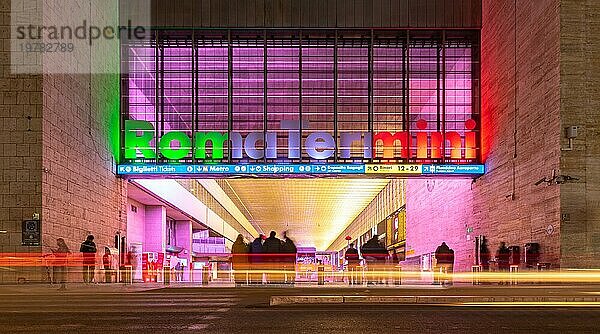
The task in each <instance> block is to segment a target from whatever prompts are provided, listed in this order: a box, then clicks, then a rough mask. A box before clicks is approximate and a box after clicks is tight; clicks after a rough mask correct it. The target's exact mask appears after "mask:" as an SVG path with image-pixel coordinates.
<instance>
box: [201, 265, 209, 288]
mask: <svg viewBox="0 0 600 334" xmlns="http://www.w3.org/2000/svg"><path fill="white" fill-rule="evenodd" d="M208 280H209V269H208V267H207V266H204V267H202V285H208Z"/></svg>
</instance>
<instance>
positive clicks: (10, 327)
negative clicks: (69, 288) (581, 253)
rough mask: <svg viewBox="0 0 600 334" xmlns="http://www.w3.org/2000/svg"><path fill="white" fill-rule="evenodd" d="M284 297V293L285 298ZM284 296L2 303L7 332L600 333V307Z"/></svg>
mask: <svg viewBox="0 0 600 334" xmlns="http://www.w3.org/2000/svg"><path fill="white" fill-rule="evenodd" d="M283 292H285V291H283ZM281 293H282V291H281V290H277V289H260V288H253V289H231V288H230V289H163V290H155V291H146V292H137V293H102V294H89V293H68V294H58V293H53V294H46V295H42V294H38V295H2V296H0V333H117V332H120V333H172V334H175V333H244V334H249V333H260V334H264V333H278V334H285V333H311V334H314V333H344V334H346V333H563V334H564V333H598V332H600V308H580V307H578V308H567V307H563V308H557V307H544V308H515V307H505V308H497V307H464V306H426V305H425V306H424V305H414V306H377V305H368V306H367V305H362V306H286V307H270V306H268V300H269V297H270V295H271V294H281Z"/></svg>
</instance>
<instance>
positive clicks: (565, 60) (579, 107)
mask: <svg viewBox="0 0 600 334" xmlns="http://www.w3.org/2000/svg"><path fill="white" fill-rule="evenodd" d="M598 12H600V2H599V1H596V0H562V1H561V7H560V13H561V20H560V25H561V33H560V39H561V44H560V57H561V64H560V81H561V87H560V92H561V128H562V129H561V130H563V131H562V133H561V138H562V139H561V145H562V147H563V148H568V146H569V145H568V140H567V139H566V131H565V129H566V128H567V127H570V126H578V127H579V130H578V136H577V138H575V140H574V141H573V149H572V150H570V151H569V150H563V152H562V154H561V159H560V171H561V174H563V175H569V176H572V177H576V178H579V180H575V181H573V182H568V183H565V184H563V185H561V186H560V188H561V190H560V191H561V193H560V202H561V209H562V217H563V221H562V223H561V246H562V249H561V252H562V257H561V263H562V265H563V266H564V267H584V268H585V267H591V268H597V267H598V266H599V265H600V34H599V33H598V31H599V30H600V17H599V16H598Z"/></svg>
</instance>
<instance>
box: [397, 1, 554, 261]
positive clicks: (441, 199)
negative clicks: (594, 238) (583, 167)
mask: <svg viewBox="0 0 600 334" xmlns="http://www.w3.org/2000/svg"><path fill="white" fill-rule="evenodd" d="M515 4H516V8H515ZM559 32H560V17H559V1H558V0H540V1H522V0H517V1H515V0H484V1H483V24H482V32H481V35H482V37H481V45H482V46H481V97H482V98H481V100H482V111H481V113H482V156H483V158H484V160H485V164H486V174H485V175H484V176H482V177H480V178H478V179H477V180H476V181H475V182H474V183H473V184H470V182H467V183H461V182H460V181H448V180H439V181H437V182H436V189H440V192H435V195H428V190H427V187H426V184H425V183H423V182H422V181H418V180H417V181H409V182H407V199H408V201H407V215H408V217H412V218H409V221H408V223H407V232H408V233H409V236H408V237H407V245H409V247H410V245H411V243H412V244H414V242H413V241H412V240H411V239H410V235H411V232H410V231H411V230H413V231H415V229H416V230H417V231H420V232H421V233H425V232H426V231H427V230H428V229H426V228H425V226H426V225H427V224H430V221H431V219H432V217H435V218H437V219H435V220H436V221H439V222H440V224H442V225H441V226H439V225H435V224H434V225H435V226H434V227H432V230H433V231H437V233H446V232H445V231H456V233H458V235H454V234H453V233H450V234H448V235H451V236H450V239H449V240H451V241H452V243H455V244H454V248H455V250H458V251H459V252H460V254H461V258H459V259H457V264H458V265H459V266H458V269H459V270H470V265H471V264H472V263H473V262H472V256H473V254H474V251H473V249H474V243H473V239H474V238H473V236H476V235H484V236H486V238H488V241H489V247H490V250H491V251H492V252H495V250H496V248H497V246H498V243H499V242H501V241H504V242H506V243H507V244H508V245H520V246H523V245H524V244H525V243H527V242H539V243H540V246H541V261H544V262H550V263H552V265H553V266H559V265H560V234H561V229H560V188H559V187H558V186H556V185H551V186H547V185H546V184H545V183H543V184H541V185H537V186H536V185H535V183H536V181H538V180H540V179H542V178H544V177H547V178H550V177H551V176H552V172H553V170H556V171H558V169H559V167H560V154H561V152H560V135H561V124H560V89H559V84H560V79H559V78H560V73H559V68H560V67H559V60H560V40H559V38H560V33H559ZM438 182H439V183H438ZM446 188H448V189H450V188H452V189H453V190H452V191H442V189H446ZM429 196H431V197H429ZM411 198H423V200H420V201H417V200H415V201H412V200H410V199H411ZM471 201H472V202H471ZM469 202H471V203H472V204H471V205H470V208H469ZM426 203H431V204H426ZM465 205H467V206H466V207H464V206H465ZM463 207H464V210H463V209H460V210H459V209H457V208H463ZM415 210H416V211H415ZM432 212H437V213H440V214H441V216H436V215H433V214H432ZM411 224H412V225H413V226H411ZM415 225H416V226H415ZM467 228H470V229H472V232H471V233H470V234H471V236H472V237H471V238H470V240H467V236H466V234H467V233H466V229H467ZM413 236H414V233H413ZM438 239H439V237H438V238H435V237H431V238H424V237H423V236H421V237H420V239H419V240H423V241H422V242H425V245H424V246H419V247H420V251H423V252H433V251H435V247H436V246H437V245H438V244H439V241H440V240H438ZM451 246H452V245H451ZM415 247H416V246H415ZM415 255H419V254H418V253H416V254H415Z"/></svg>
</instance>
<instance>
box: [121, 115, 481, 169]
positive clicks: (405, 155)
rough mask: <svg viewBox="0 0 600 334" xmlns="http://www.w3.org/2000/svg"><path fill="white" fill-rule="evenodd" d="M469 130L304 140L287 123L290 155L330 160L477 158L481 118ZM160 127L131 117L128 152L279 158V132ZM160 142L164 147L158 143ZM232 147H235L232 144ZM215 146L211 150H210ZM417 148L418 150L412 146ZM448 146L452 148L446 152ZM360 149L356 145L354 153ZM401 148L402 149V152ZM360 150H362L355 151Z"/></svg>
mask: <svg viewBox="0 0 600 334" xmlns="http://www.w3.org/2000/svg"><path fill="white" fill-rule="evenodd" d="M464 125H465V128H466V130H465V131H464V132H463V133H462V134H461V133H459V132H457V131H447V132H445V133H442V132H437V131H427V130H426V129H427V121H425V120H419V121H417V122H416V126H417V131H415V132H414V133H413V134H412V135H411V133H409V132H408V131H400V132H395V133H392V132H375V133H373V134H371V133H370V132H341V133H340V134H339V138H338V140H337V141H336V139H335V138H334V137H333V136H332V135H331V134H330V133H327V132H318V131H317V132H310V133H308V136H307V137H306V139H305V140H304V143H303V144H302V145H301V138H300V131H299V130H298V128H297V127H296V128H294V127H290V126H287V125H285V124H284V123H283V122H282V126H281V128H282V129H283V130H288V132H287V135H286V138H284V139H286V142H287V147H286V148H285V151H286V152H287V154H286V158H287V159H299V158H300V157H301V148H303V149H304V150H305V152H306V153H307V154H308V156H309V157H310V158H312V159H315V160H326V159H329V158H331V157H333V155H334V154H335V152H336V144H337V142H339V146H338V147H337V149H338V152H339V153H338V154H339V158H341V159H351V158H364V159H373V158H383V159H388V160H394V159H411V158H413V159H414V158H416V159H422V160H427V159H442V158H451V159H466V160H474V159H476V158H477V136H476V132H475V131H474V130H475V128H476V126H477V123H476V122H475V121H474V120H472V119H468V120H466V121H465V124H464ZM155 136H156V131H155V128H154V126H153V125H152V123H150V122H147V121H140V120H126V121H125V143H124V157H125V159H126V160H136V159H156V158H158V157H157V154H158V155H160V156H161V157H163V158H165V159H168V160H171V161H179V160H182V159H186V158H189V157H191V156H193V157H194V158H195V159H197V160H207V159H210V160H221V159H224V158H225V152H227V151H228V148H229V149H230V150H231V158H232V159H243V158H244V157H247V158H250V159H255V160H259V159H263V158H267V159H277V158H280V156H279V155H278V151H279V150H280V149H281V147H278V139H281V138H278V134H277V133H276V132H269V131H267V132H262V131H261V132H249V133H247V134H246V135H243V134H242V133H239V132H230V133H227V132H216V131H197V132H195V133H193V134H191V135H190V134H189V133H186V132H183V131H169V132H165V133H164V134H163V135H162V136H160V138H158V139H157V138H155ZM153 143H158V150H157V149H156V146H155V145H156V144H153ZM228 146H229V147H228ZM209 147H210V151H211V152H210V154H209V153H208V152H207V151H208V149H209ZM356 147H359V148H361V149H360V150H359V151H360V152H361V153H360V156H358V157H357V156H353V150H352V148H356ZM415 147H416V154H414V156H413V154H412V152H411V151H412V150H411V148H415ZM444 148H446V149H448V151H449V154H446V153H445V152H444V151H446V150H444ZM356 151H357V150H356V149H355V150H354V152H356ZM398 152H399V153H398ZM354 155H356V153H354Z"/></svg>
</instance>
